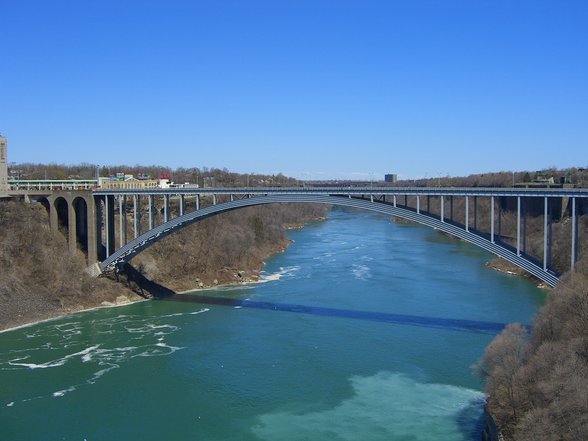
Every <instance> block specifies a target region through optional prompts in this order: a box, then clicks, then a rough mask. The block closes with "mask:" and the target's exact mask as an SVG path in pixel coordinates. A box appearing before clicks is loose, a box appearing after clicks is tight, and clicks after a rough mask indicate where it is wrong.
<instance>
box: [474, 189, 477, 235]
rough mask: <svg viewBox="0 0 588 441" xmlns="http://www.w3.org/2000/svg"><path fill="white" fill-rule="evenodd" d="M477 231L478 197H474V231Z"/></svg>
mask: <svg viewBox="0 0 588 441" xmlns="http://www.w3.org/2000/svg"><path fill="white" fill-rule="evenodd" d="M477 229H478V196H474V230H477Z"/></svg>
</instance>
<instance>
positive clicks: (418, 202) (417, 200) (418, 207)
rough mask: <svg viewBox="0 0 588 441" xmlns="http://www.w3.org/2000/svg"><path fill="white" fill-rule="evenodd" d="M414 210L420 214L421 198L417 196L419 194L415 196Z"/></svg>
mask: <svg viewBox="0 0 588 441" xmlns="http://www.w3.org/2000/svg"><path fill="white" fill-rule="evenodd" d="M416 210H417V214H421V199H420V198H419V195H417V197H416Z"/></svg>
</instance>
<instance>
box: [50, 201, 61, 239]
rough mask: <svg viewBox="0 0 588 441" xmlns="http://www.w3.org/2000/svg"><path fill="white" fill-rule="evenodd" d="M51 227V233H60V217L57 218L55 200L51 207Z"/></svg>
mask: <svg viewBox="0 0 588 441" xmlns="http://www.w3.org/2000/svg"><path fill="white" fill-rule="evenodd" d="M49 226H50V227H51V233H53V234H57V232H58V231H59V217H58V216H57V205H55V200H53V202H51V203H50V206H49Z"/></svg>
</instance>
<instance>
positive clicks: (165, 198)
mask: <svg viewBox="0 0 588 441" xmlns="http://www.w3.org/2000/svg"><path fill="white" fill-rule="evenodd" d="M168 211H169V195H167V194H164V195H163V222H164V223H165V222H167V221H168Z"/></svg>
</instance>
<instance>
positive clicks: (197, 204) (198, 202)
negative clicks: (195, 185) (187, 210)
mask: <svg viewBox="0 0 588 441" xmlns="http://www.w3.org/2000/svg"><path fill="white" fill-rule="evenodd" d="M198 210H200V195H199V194H197V195H196V211H198Z"/></svg>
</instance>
